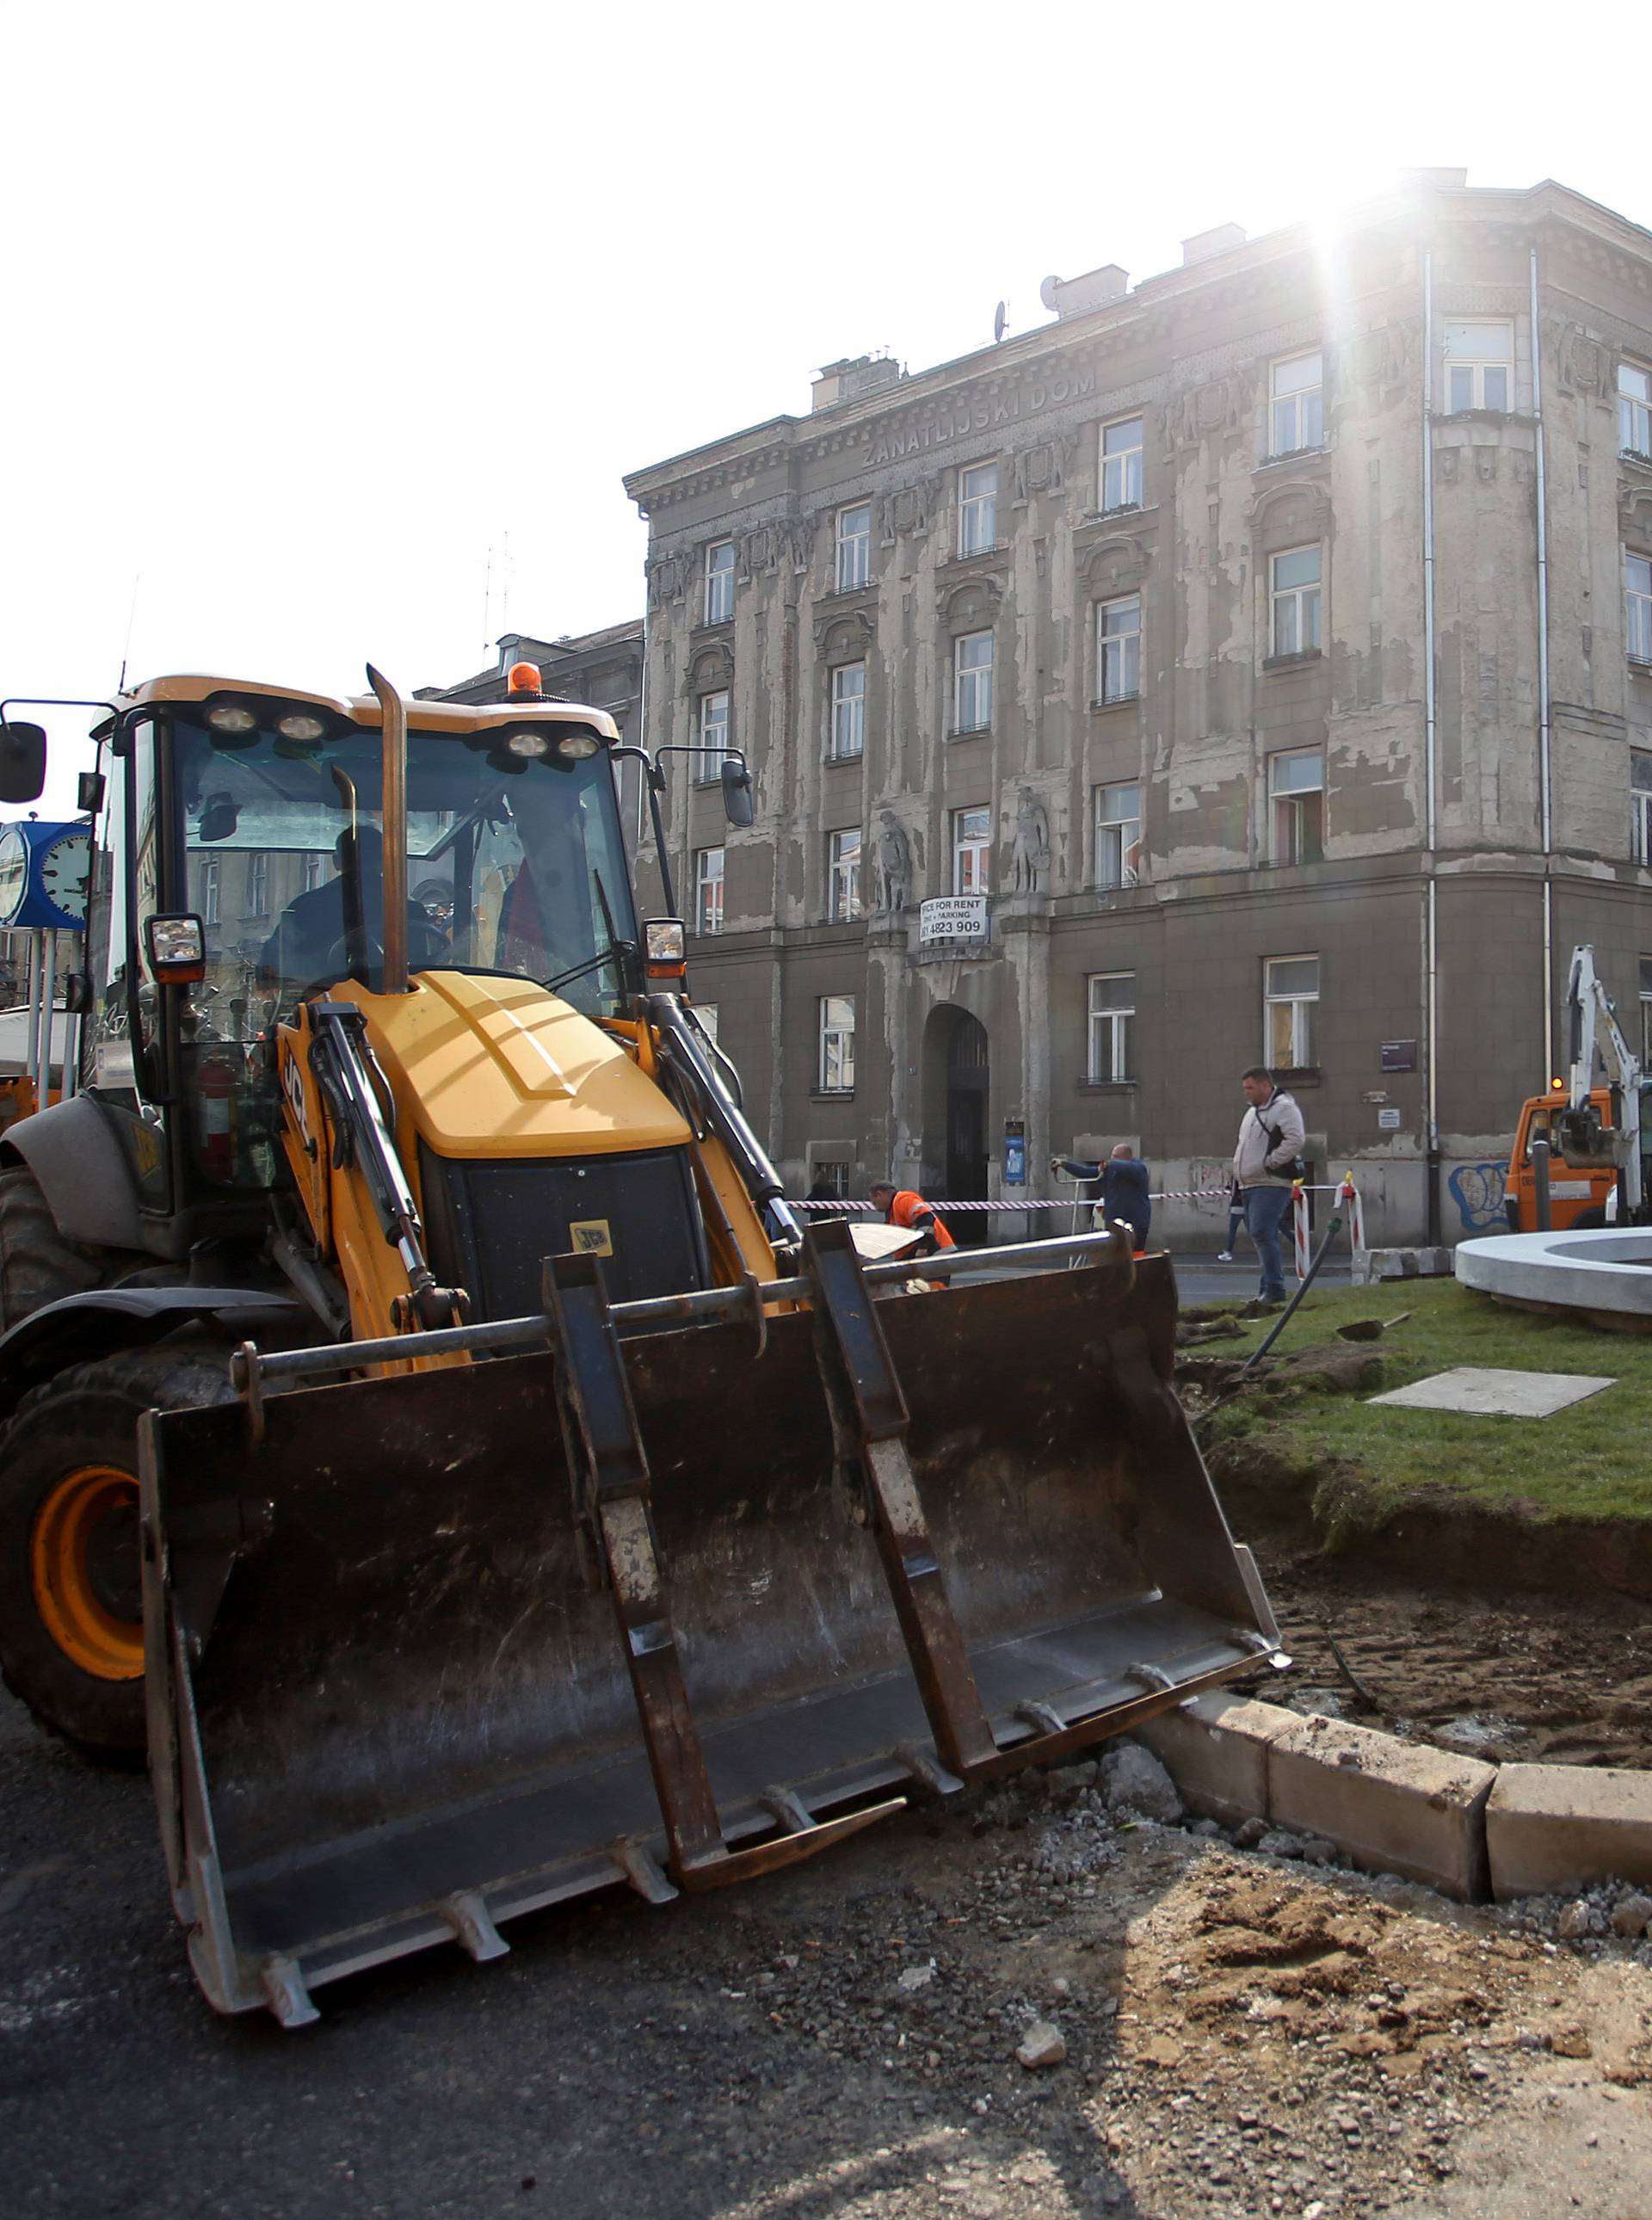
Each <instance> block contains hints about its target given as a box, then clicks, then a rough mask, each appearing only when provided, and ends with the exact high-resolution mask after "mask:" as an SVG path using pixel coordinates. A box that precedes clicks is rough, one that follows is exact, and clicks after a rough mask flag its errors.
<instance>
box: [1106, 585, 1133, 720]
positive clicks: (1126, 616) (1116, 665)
mask: <svg viewBox="0 0 1652 2220" xmlns="http://www.w3.org/2000/svg"><path fill="white" fill-rule="evenodd" d="M1095 683H1096V691H1097V694H1098V695H1099V697H1100V700H1102V701H1103V702H1133V701H1134V700H1135V698H1136V696H1137V695H1138V694H1139V693H1140V692H1141V690H1142V602H1141V596H1140V595H1139V594H1131V595H1129V596H1126V597H1125V600H1123V601H1120V602H1102V603H1101V604H1100V607H1099V608H1097V610H1096V613H1095Z"/></svg>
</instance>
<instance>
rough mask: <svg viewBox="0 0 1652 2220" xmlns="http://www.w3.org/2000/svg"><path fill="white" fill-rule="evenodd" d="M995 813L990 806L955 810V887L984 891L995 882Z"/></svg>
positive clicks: (961, 890) (967, 892) (967, 891)
mask: <svg viewBox="0 0 1652 2220" xmlns="http://www.w3.org/2000/svg"><path fill="white" fill-rule="evenodd" d="M992 868H993V814H992V811H991V810H990V809H955V810H954V811H953V812H952V891H953V893H954V894H955V895H984V894H986V893H987V892H988V890H989V889H990V887H991V885H992Z"/></svg>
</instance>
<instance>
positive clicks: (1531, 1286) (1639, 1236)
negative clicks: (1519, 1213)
mask: <svg viewBox="0 0 1652 2220" xmlns="http://www.w3.org/2000/svg"><path fill="white" fill-rule="evenodd" d="M1456 1268H1457V1277H1458V1279H1459V1280H1461V1281H1462V1284H1463V1286H1464V1287H1465V1288H1478V1289H1479V1290H1480V1291H1481V1294H1487V1295H1501V1296H1503V1297H1504V1298H1505V1299H1506V1300H1510V1301H1514V1302H1525V1303H1543V1304H1553V1305H1554V1306H1556V1307H1557V1308H1560V1309H1568V1310H1573V1309H1574V1310H1585V1311H1618V1312H1622V1313H1625V1314H1626V1315H1633V1316H1637V1317H1643V1318H1647V1319H1652V1269H1649V1268H1652V1226H1649V1225H1624V1226H1605V1227H1602V1228H1599V1229H1598V1230H1596V1231H1594V1232H1583V1233H1580V1232H1564V1233H1503V1234H1496V1235H1493V1236H1491V1237H1489V1238H1487V1239H1485V1240H1481V1241H1464V1242H1462V1243H1461V1244H1459V1246H1458V1249H1457V1255H1456Z"/></svg>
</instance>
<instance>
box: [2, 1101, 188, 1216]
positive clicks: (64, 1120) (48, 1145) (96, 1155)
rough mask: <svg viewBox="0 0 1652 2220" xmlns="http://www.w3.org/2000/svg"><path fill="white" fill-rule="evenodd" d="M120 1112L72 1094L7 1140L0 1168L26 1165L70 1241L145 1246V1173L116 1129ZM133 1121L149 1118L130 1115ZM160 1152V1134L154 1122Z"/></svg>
mask: <svg viewBox="0 0 1652 2220" xmlns="http://www.w3.org/2000/svg"><path fill="white" fill-rule="evenodd" d="M121 1114H124V1113H116V1112H115V1111H112V1110H110V1109H109V1108H107V1107H105V1106H104V1105H103V1103H101V1102H100V1101H98V1099H97V1096H96V1095H95V1094H72V1095H71V1096H70V1097H69V1100H68V1101H66V1102H54V1103H53V1105H52V1106H51V1107H50V1108H49V1109H47V1110H37V1111H36V1112H35V1113H34V1116H33V1117H32V1118H21V1119H18V1121H17V1122H16V1125H14V1126H8V1127H7V1128H6V1136H5V1139H4V1140H3V1142H0V1168H3V1167H4V1166H6V1165H8V1164H18V1163H24V1164H27V1165H28V1169H29V1170H30V1171H31V1172H33V1173H34V1177H35V1180H36V1182H38V1184H39V1187H40V1190H41V1194H43V1195H44V1196H45V1197H46V1207H47V1209H48V1210H49V1211H50V1212H51V1213H52V1216H53V1219H55V1221H56V1223H57V1229H58V1231H59V1233H61V1234H62V1236H63V1238H64V1239H65V1241H84V1242H86V1243H89V1244H90V1245H92V1246H93V1247H95V1248H100V1249H141V1248H142V1247H143V1245H144V1241H143V1227H142V1224H141V1222H140V1218H139V1215H138V1203H139V1185H138V1174H137V1170H136V1169H135V1167H134V1163H133V1162H132V1158H131V1156H130V1154H129V1153H128V1147H127V1145H125V1144H124V1143H123V1140H122V1134H121V1132H119V1130H118V1129H117V1126H116V1123H115V1120H116V1118H117V1116H118V1115H121ZM128 1123H129V1124H132V1125H141V1124H142V1121H141V1120H140V1119H133V1118H131V1117H130V1116H129V1115H128ZM144 1132H146V1133H151V1134H153V1140H154V1144H155V1146H156V1148H157V1150H158V1149H159V1138H160V1137H159V1133H157V1132H154V1130H153V1128H152V1127H144Z"/></svg>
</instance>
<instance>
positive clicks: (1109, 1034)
mask: <svg viewBox="0 0 1652 2220" xmlns="http://www.w3.org/2000/svg"><path fill="white" fill-rule="evenodd" d="M1135 1029H1136V975H1135V973H1134V972H1133V971H1098V972H1092V973H1091V975H1090V1065H1089V1073H1090V1077H1091V1079H1092V1080H1093V1081H1094V1082H1096V1083H1097V1084H1098V1085H1100V1086H1107V1085H1113V1086H1117V1085H1119V1083H1120V1082H1123V1081H1125V1080H1127V1079H1133V1078H1134V1077H1135V1076H1136V1069H1135V1063H1134V1059H1133V1058H1132V1057H1131V1033H1132V1032H1134V1031H1135Z"/></svg>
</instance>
